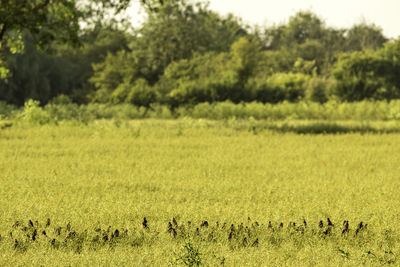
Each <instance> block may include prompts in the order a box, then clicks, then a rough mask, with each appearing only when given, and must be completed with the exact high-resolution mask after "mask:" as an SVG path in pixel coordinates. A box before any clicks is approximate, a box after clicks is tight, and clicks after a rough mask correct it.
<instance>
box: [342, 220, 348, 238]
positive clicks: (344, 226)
mask: <svg viewBox="0 0 400 267" xmlns="http://www.w3.org/2000/svg"><path fill="white" fill-rule="evenodd" d="M347 232H349V221H344V222H343V228H342V235H343V234H345V233H347Z"/></svg>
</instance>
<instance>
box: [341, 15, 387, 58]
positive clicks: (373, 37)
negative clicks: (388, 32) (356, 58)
mask: <svg viewBox="0 0 400 267" xmlns="http://www.w3.org/2000/svg"><path fill="white" fill-rule="evenodd" d="M387 41H388V39H387V38H386V37H385V36H384V35H383V33H382V29H381V28H379V27H377V26H376V25H374V24H371V25H368V24H367V23H365V22H363V23H360V24H357V25H354V26H353V27H352V28H350V29H349V30H348V31H347V32H346V50H347V51H349V52H352V51H361V50H363V49H371V50H376V49H379V48H381V47H382V46H383V44H384V43H385V42H387Z"/></svg>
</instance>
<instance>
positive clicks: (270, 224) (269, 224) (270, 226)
mask: <svg viewBox="0 0 400 267" xmlns="http://www.w3.org/2000/svg"><path fill="white" fill-rule="evenodd" d="M268 229H272V223H271V221H269V222H268Z"/></svg>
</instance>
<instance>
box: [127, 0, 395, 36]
mask: <svg viewBox="0 0 400 267" xmlns="http://www.w3.org/2000/svg"><path fill="white" fill-rule="evenodd" d="M209 2H210V9H212V10H215V11H217V12H218V13H220V14H221V15H226V14H228V13H233V14H234V15H237V16H239V17H241V18H242V19H243V21H244V22H246V23H248V24H250V25H255V24H258V25H261V26H271V25H273V24H279V23H286V22H287V21H288V19H289V17H290V16H292V15H294V14H295V13H296V12H297V11H299V10H310V11H312V12H314V13H315V14H317V15H318V16H319V17H320V18H322V19H323V20H324V21H325V22H326V25H328V26H333V27H340V28H349V27H351V26H352V25H354V24H356V23H359V22H361V21H363V20H365V21H366V22H367V23H374V24H376V25H377V26H379V27H381V28H382V29H383V32H384V34H385V35H386V36H387V37H389V38H398V37H399V36H400V0H209ZM133 9H135V10H137V7H133V8H132V10H133ZM133 13H134V12H130V15H131V16H132V17H136V18H137V17H138V16H137V15H136V16H135V14H133ZM135 20H136V19H134V21H135ZM136 21H137V20H136ZM136 23H137V22H136ZM136 23H135V24H136Z"/></svg>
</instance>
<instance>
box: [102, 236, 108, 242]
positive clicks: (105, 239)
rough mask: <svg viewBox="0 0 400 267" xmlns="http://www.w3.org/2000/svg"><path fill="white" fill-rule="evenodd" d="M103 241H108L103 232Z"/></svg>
mask: <svg viewBox="0 0 400 267" xmlns="http://www.w3.org/2000/svg"><path fill="white" fill-rule="evenodd" d="M103 241H104V242H107V241H108V235H107V234H103Z"/></svg>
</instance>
